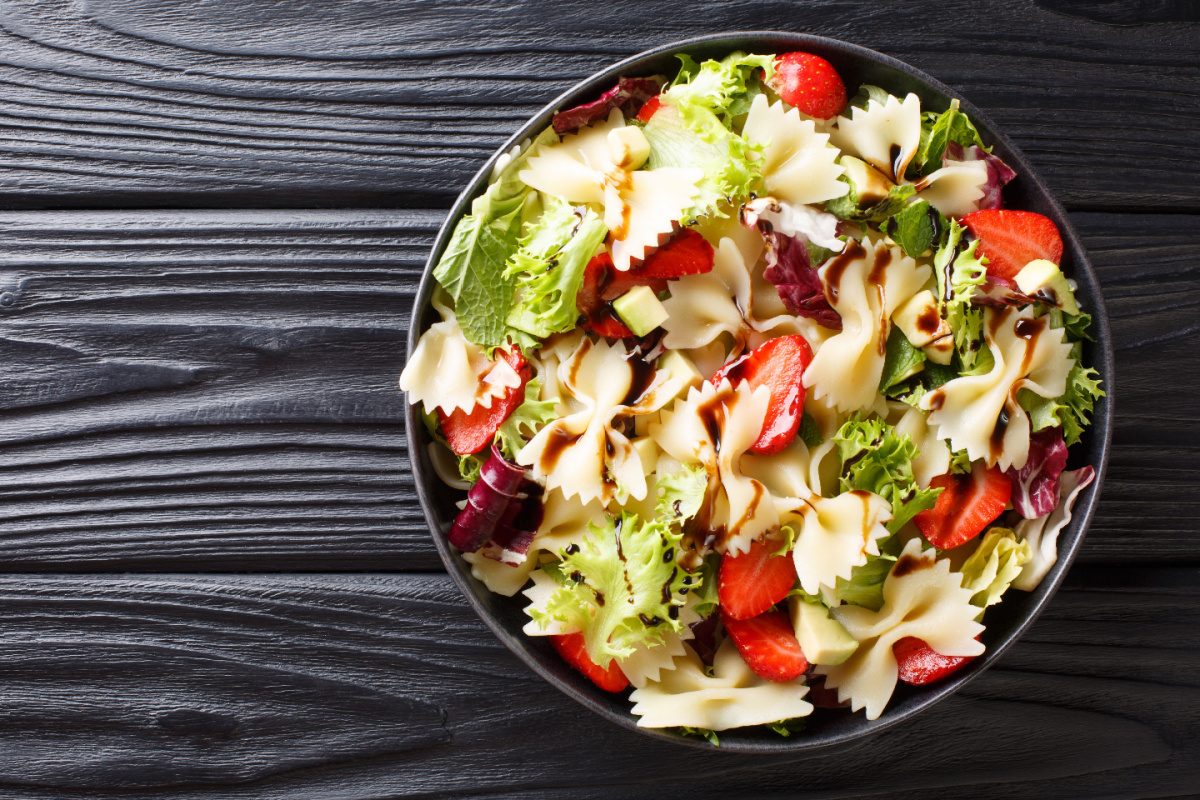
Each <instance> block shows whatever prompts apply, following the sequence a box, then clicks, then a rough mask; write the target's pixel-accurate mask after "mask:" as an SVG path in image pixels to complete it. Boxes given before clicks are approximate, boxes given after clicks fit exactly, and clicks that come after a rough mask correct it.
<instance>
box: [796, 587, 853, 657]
mask: <svg viewBox="0 0 1200 800" xmlns="http://www.w3.org/2000/svg"><path fill="white" fill-rule="evenodd" d="M791 607H792V623H793V624H794V625H795V626H796V639H797V640H798V641H799V642H800V649H801V650H803V651H804V657H805V658H807V659H808V660H809V662H811V663H813V664H822V665H826V666H836V665H837V664H841V663H842V662H844V661H845V660H846V659H848V658H849V657H850V656H851V655H853V653H854V651H855V650H857V649H858V642H856V641H854V637H853V636H851V635H850V634H849V633H848V632H847V631H846V629H845V628H843V627H842V624H841V623H840V622H838V621H837V620H836V619H834V618H833V617H831V616H829V609H828V608H826V607H825V606H823V605H821V604H820V603H809V602H807V601H806V600H804V599H802V598H799V597H793V598H792V599H791Z"/></svg>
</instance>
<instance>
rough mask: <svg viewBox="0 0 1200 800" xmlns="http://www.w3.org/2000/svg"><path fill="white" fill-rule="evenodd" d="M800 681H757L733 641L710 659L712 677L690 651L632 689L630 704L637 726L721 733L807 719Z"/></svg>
mask: <svg viewBox="0 0 1200 800" xmlns="http://www.w3.org/2000/svg"><path fill="white" fill-rule="evenodd" d="M802 681H803V679H798V680H796V681H793V682H790V683H772V682H771V681H768V680H764V679H762V678H760V677H758V676H757V675H755V674H754V673H753V672H752V671H751V670H750V668H749V667H748V666H746V663H745V662H744V661H742V657H741V656H740V655H738V651H737V648H736V647H735V646H734V644H733V640H732V639H726V640H725V642H724V643H723V644H722V645H721V647H720V648H718V650H717V654H716V656H715V658H714V659H713V674H712V677H709V676H708V675H706V674H705V671H704V664H703V663H701V661H700V659H699V658H698V657H697V656H696V654H695V653H693V652H692V651H691V650H690V649H689V650H687V652H685V653H684V655H682V656H679V657H677V658H676V659H675V668H674V669H672V670H671V671H669V672H666V673H664V674H663V675H662V676H661V678H660V680H657V681H648V682H647V683H646V685H645V686H642V687H639V688H637V689H635V690H634V691H633V693H632V694H630V696H629V699H630V700H632V701H633V702H634V706H633V709H632V710H633V713H634V714H636V715H637V716H638V717H639V719H638V726H639V727H642V728H671V727H676V726H686V727H689V728H705V729H707V730H713V731H724V730H728V729H730V728H741V727H744V726H746V725H762V724H765V723H770V722H778V721H780V720H784V719H794V718H796V717H805V716H808V715H809V714H811V713H812V708H813V707H812V704H811V703H809V702H808V701H807V700H805V699H803V698H804V696H805V695H806V694H807V693H808V687H807V686H805V685H804V684H803V682H802Z"/></svg>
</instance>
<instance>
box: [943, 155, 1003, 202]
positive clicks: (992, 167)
mask: <svg viewBox="0 0 1200 800" xmlns="http://www.w3.org/2000/svg"><path fill="white" fill-rule="evenodd" d="M955 161H986V162H987V174H988V177H987V183H985V184H984V185H983V197H981V198H980V199H979V208H980V210H983V209H985V208H1003V207H1004V202H1003V199H1002V198H1001V196H1000V195H1001V191H1000V190H1001V189H1003V188H1004V185H1005V184H1007V183H1008V182H1009V181H1011V180H1012V179H1013V178H1015V177H1017V173H1016V171H1015V170H1013V168H1012V167H1010V166H1009V165H1008V164H1005V163H1004V161H1002V160H1001V158H1000V156H996V155H992V154H991V153H989V152H988V151H986V150H984V149H983V148H982V147H979V146H977V145H971V146H970V147H963V146H962V145H961V144H958V143H957V142H949V143H947V144H946V152H945V153H944V154H943V155H942V166H944V167H945V166H949V165H950V164H951V163H952V162H955Z"/></svg>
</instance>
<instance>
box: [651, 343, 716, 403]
mask: <svg viewBox="0 0 1200 800" xmlns="http://www.w3.org/2000/svg"><path fill="white" fill-rule="evenodd" d="M655 366H656V367H657V369H658V370H659V371H660V372H666V373H667V375H668V376H669V377H671V378H678V379H679V380H681V381H682V382H683V385H682V386H681V387H680V389H679V394H687V391H688V389H691V388H692V387H693V386H699V385H700V384H702V383H704V376H703V375H701V374H700V370H698V369H696V365H695V364H694V363H692V360H691V359H690V358H688V357H687V356H686V355H684V354H683V353H681V352H680V351H678V350H668V351H667V352H665V353H663V354H662V355H661V356H659V359H658V364H656V365H655ZM678 396H679V395H676V397H678Z"/></svg>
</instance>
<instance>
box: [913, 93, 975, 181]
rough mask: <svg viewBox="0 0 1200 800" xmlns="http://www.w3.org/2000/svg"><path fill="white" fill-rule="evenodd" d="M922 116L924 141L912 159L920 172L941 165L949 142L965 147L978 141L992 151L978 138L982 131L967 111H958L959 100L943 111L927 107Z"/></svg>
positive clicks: (922, 136) (922, 137)
mask: <svg viewBox="0 0 1200 800" xmlns="http://www.w3.org/2000/svg"><path fill="white" fill-rule="evenodd" d="M921 117H922V119H921V142H920V144H919V145H918V146H917V153H916V155H915V156H914V157H913V161H912V163H913V165H914V168H915V170H916V172H917V174H919V175H928V174H929V173H931V172H934V171H935V170H937V169H940V168H941V166H942V156H943V155H945V153H946V145H948V144H949V143H950V142H955V143H956V144H960V145H962V146H963V147H970V146H972V145H975V146H978V147H981V148H983V149H984V150H986V151H987V152H989V153H990V152H992V148H990V147H987V146H986V145H984V143H983V139H981V138H979V131H977V130H976V129H975V125H974V124H973V123H972V122H971V120H970V119H969V118H968V117H967V115H966V114H964V113H963V112H961V111H959V109H958V100H951V101H950V108H948V109H946V111H945V112H943V113H941V114H938V113H937V112H934V111H926V112H925V113H924V114H922V115H921Z"/></svg>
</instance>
